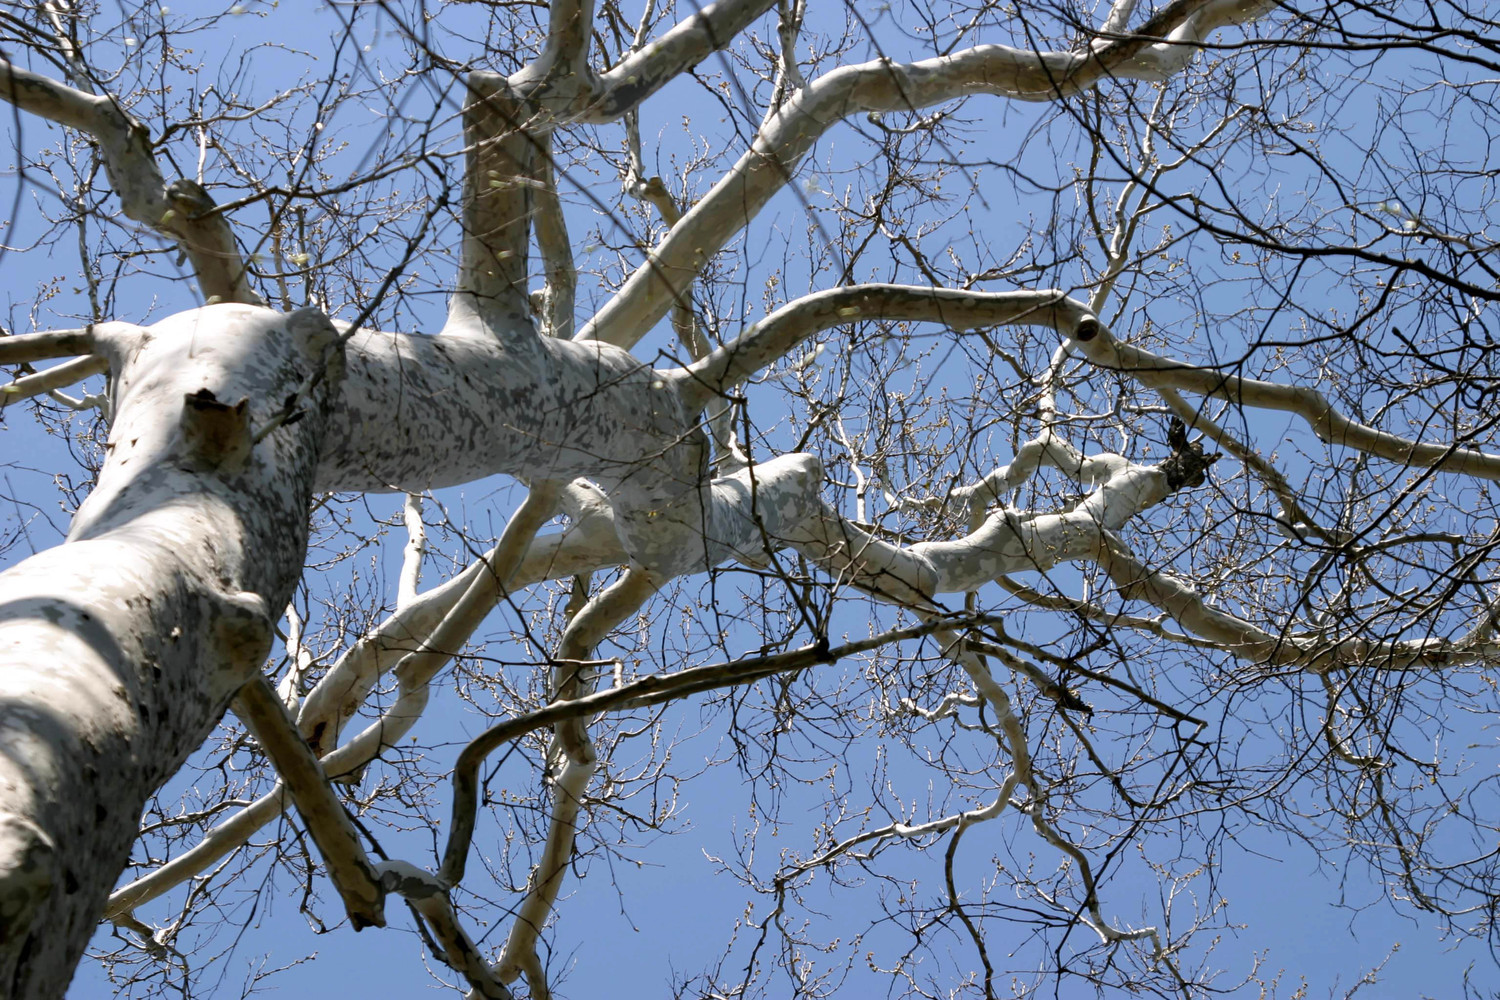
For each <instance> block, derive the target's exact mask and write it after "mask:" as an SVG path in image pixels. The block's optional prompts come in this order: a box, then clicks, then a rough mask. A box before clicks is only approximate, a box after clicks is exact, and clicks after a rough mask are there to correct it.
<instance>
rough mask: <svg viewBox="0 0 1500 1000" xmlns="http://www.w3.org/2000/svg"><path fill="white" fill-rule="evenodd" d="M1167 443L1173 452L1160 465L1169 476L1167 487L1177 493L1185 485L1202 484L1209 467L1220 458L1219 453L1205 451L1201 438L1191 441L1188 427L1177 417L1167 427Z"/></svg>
mask: <svg viewBox="0 0 1500 1000" xmlns="http://www.w3.org/2000/svg"><path fill="white" fill-rule="evenodd" d="M1167 444H1168V445H1170V446H1171V448H1172V454H1171V455H1169V456H1167V459H1166V461H1164V462H1162V463H1161V465H1160V466H1159V468H1160V469H1161V471H1162V475H1164V476H1166V477H1167V488H1168V489H1169V490H1171V491H1172V492H1174V493H1175V492H1177V491H1178V490H1180V489H1183V488H1185V487H1191V486H1202V485H1203V481H1204V479H1205V478H1206V475H1205V474H1206V473H1207V472H1208V467H1209V466H1210V465H1213V464H1214V463H1215V462H1217V461H1218V460H1219V453H1218V452H1216V451H1211V452H1205V451H1204V450H1203V442H1202V441H1201V440H1199V441H1189V440H1188V436H1187V427H1186V426H1185V425H1184V424H1183V422H1182V421H1181V420H1178V419H1177V418H1176V417H1173V418H1172V423H1171V424H1170V425H1168V427H1167Z"/></svg>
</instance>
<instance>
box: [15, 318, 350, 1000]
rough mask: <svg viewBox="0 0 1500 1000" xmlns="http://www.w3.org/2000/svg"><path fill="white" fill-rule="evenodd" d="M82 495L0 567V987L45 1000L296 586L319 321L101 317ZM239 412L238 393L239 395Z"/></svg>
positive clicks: (309, 474) (326, 338)
mask: <svg viewBox="0 0 1500 1000" xmlns="http://www.w3.org/2000/svg"><path fill="white" fill-rule="evenodd" d="M95 343H96V349H97V350H98V351H99V352H100V353H101V354H103V355H105V356H106V357H107V358H108V359H109V361H110V366H111V370H112V371H113V372H114V373H115V378H114V384H113V397H114V408H115V409H114V412H115V415H116V416H115V421H114V424H113V427H112V428H111V432H110V439H109V443H108V445H107V446H106V447H107V450H108V458H107V460H106V463H105V467H104V470H103V472H102V473H101V475H100V479H99V485H98V487H97V489H96V490H95V492H94V493H93V495H92V496H90V497H89V499H88V501H87V502H86V503H85V504H84V505H83V508H82V509H81V510H80V511H79V513H78V516H77V518H76V519H75V521H74V526H73V529H72V531H71V533H70V535H69V538H68V541H67V543H66V544H64V545H61V546H58V547H57V548H54V549H52V550H50V551H47V552H43V553H41V554H39V555H36V556H34V557H32V558H30V559H28V560H26V561H25V562H23V563H21V564H20V565H18V566H15V567H14V568H12V569H10V570H9V571H7V572H6V573H4V574H0V803H3V805H0V994H3V995H6V996H10V997H15V998H18V1000H19V998H25V997H58V996H61V995H62V994H63V991H64V989H65V988H66V986H67V983H68V981H69V979H70V978H71V976H72V974H73V968H74V965H75V964H76V963H77V961H78V959H79V957H80V955H81V954H82V952H83V949H84V946H85V944H86V943H87V942H88V939H89V937H90V935H92V933H93V931H94V926H95V924H96V923H97V921H98V919H99V917H100V914H101V913H102V911H103V907H104V902H105V899H106V897H107V895H108V893H109V890H110V888H111V887H112V886H113V885H114V882H115V880H116V879H117V878H118V877H119V873H120V870H121V868H122V867H123V866H124V864H125V861H126V859H127V856H128V853H129V849H130V844H131V843H132V842H133V841H134V839H135V830H136V825H137V821H138V819H139V817H140V811H141V808H142V806H143V805H144V804H145V801H146V798H147V796H149V795H150V794H151V793H152V792H153V791H155V790H156V789H157V788H158V787H159V786H160V785H161V784H162V782H164V781H165V780H166V779H167V778H168V777H170V776H171V775H172V774H173V772H175V771H176V770H177V768H178V767H179V766H180V765H181V763H182V761H183V759H184V758H185V757H186V756H187V755H188V753H190V752H191V751H192V750H193V749H194V748H195V747H196V746H197V745H198V743H199V742H200V741H201V740H202V739H203V737H204V736H205V735H206V734H207V732H208V731H209V729H210V728H211V727H212V726H213V725H214V724H215V723H216V722H217V721H218V719H219V717H220V715H222V714H223V712H224V708H225V706H226V705H227V704H228V703H229V699H230V698H231V697H232V696H233V694H234V693H235V691H236V690H237V689H238V688H239V687H240V686H241V685H242V684H243V682H244V681H245V679H246V678H247V677H250V676H253V675H254V673H255V672H256V671H258V670H259V668H260V666H261V664H262V662H263V660H264V657H265V655H266V653H267V652H268V651H269V649H270V645H271V638H272V631H271V614H273V613H275V612H279V610H280V609H281V608H282V607H284V606H285V604H286V601H287V599H288V597H289V595H290V593H291V590H292V587H293V586H294V584H295V583H296V580H297V578H298V576H299V574H300V573H301V569H302V558H303V553H304V548H305V545H306V523H307V508H308V503H309V500H310V498H311V495H312V487H313V474H314V469H315V462H316V448H315V442H316V440H317V438H318V437H319V436H320V434H321V432H322V428H323V424H324V418H323V416H322V412H321V411H322V408H323V401H324V400H326V399H327V398H328V396H329V395H330V390H331V389H332V388H333V387H334V386H335V384H336V381H337V376H338V372H337V370H336V369H337V365H336V364H335V365H334V366H333V368H332V370H330V371H329V372H327V373H326V375H325V377H324V378H323V379H322V380H321V383H320V385H318V386H317V387H315V388H314V389H313V390H312V391H311V392H310V393H308V394H307V395H308V397H309V398H308V399H307V400H306V402H305V403H304V406H305V407H306V408H307V409H308V410H309V412H308V414H307V416H306V419H303V420H301V421H298V422H295V423H292V424H291V425H290V426H284V427H281V428H279V429H277V430H275V431H274V432H272V433H271V434H269V435H267V436H266V437H265V438H264V440H262V441H261V442H260V443H259V444H254V443H253V441H252V437H253V431H254V427H256V426H260V425H261V424H263V423H264V422H265V420H266V419H267V418H268V417H269V415H270V414H271V413H273V412H275V411H276V410H278V409H279V408H281V407H282V405H283V403H284V400H285V398H286V397H287V395H288V394H289V393H291V392H292V391H293V390H294V389H295V388H296V387H297V385H298V384H299V383H300V382H302V381H303V379H304V377H305V376H306V374H307V373H308V372H310V371H313V370H314V367H315V366H317V365H321V364H323V363H324V359H325V358H328V357H333V358H336V357H337V354H338V352H337V335H336V331H335V330H334V329H333V327H332V325H331V324H330V323H329V322H328V321H327V320H326V319H325V318H324V317H322V316H321V315H319V314H317V313H312V312H303V313H295V314H292V315H290V316H287V315H283V314H280V313H273V312H270V311H269V310H262V309H254V308H248V307H242V306H219V307H212V308H209V309H204V310H198V311H195V312H191V313H183V314H181V315H179V316H176V317H173V318H171V319H168V320H166V321H164V322H162V323H159V324H157V325H156V326H153V327H151V328H149V329H142V328H138V327H131V326H127V325H124V324H111V325H110V326H108V327H107V328H103V329H99V330H97V331H96V336H95ZM242 401H244V402H242Z"/></svg>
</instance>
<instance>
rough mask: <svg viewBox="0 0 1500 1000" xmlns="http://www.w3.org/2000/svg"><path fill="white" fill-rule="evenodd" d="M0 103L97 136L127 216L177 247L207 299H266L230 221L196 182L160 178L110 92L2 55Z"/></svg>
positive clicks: (134, 125)
mask: <svg viewBox="0 0 1500 1000" xmlns="http://www.w3.org/2000/svg"><path fill="white" fill-rule="evenodd" d="M0 100H4V101H8V102H10V103H11V104H14V105H16V106H17V107H19V108H21V109H22V110H24V111H28V112H31V113H32V114H35V115H38V116H40V117H42V118H46V119H48V120H49V121H54V122H57V123H58V124H60V125H66V126H67V127H69V128H73V129H77V130H78V131H80V132H84V133H87V134H88V135H90V136H92V137H93V138H94V140H95V141H96V142H97V143H98V144H99V152H100V154H101V156H102V157H103V160H104V169H105V172H106V173H107V174H108V175H109V181H110V184H111V185H113V187H114V189H115V193H116V194H117V195H119V196H120V208H121V211H122V212H123V213H124V214H125V217H126V218H128V219H131V220H132V221H134V222H138V223H140V224H141V225H143V226H147V227H149V228H151V229H153V230H155V231H156V232H158V233H160V234H161V235H163V236H165V237H167V238H168V239H170V240H172V241H173V242H175V243H176V244H177V245H178V246H180V247H181V248H182V250H183V252H184V253H186V254H187V256H188V259H189V261H190V262H191V263H192V266H193V273H194V274H196V275H197V277H198V286H199V288H200V289H201V290H202V291H203V296H204V298H206V299H208V300H209V301H215V300H218V301H223V302H243V303H249V304H254V305H260V304H263V301H264V300H262V299H261V297H260V295H259V294H258V293H256V291H255V290H254V289H253V288H251V287H250V283H249V281H248V275H247V273H246V270H245V262H244V260H243V259H242V258H241V256H240V251H239V247H238V246H236V245H235V241H234V233H233V232H232V231H231V229H230V227H229V221H228V220H227V219H226V218H224V216H223V215H221V214H219V213H218V212H217V211H215V207H214V201H213V199H212V198H210V197H209V195H208V192H207V191H205V190H203V188H202V187H201V186H200V185H198V184H197V183H195V182H193V181H190V180H187V179H185V178H184V179H180V180H176V181H173V182H172V183H171V184H168V183H167V182H166V179H165V178H164V177H163V176H162V173H161V168H160V167H159V166H158V165H157V163H156V157H155V156H154V155H153V153H152V151H151V136H150V134H149V133H148V132H147V130H146V127H145V126H144V125H142V124H141V123H140V122H138V121H136V120H135V119H134V118H132V117H130V115H129V114H128V113H126V111H125V110H124V109H123V108H121V107H120V105H119V104H118V102H116V101H115V99H114V98H113V97H110V96H107V95H106V96H103V97H96V96H94V95H92V94H86V93H84V92H83V91H81V90H76V89H74V88H72V87H69V86H67V85H66V84H62V83H58V82H57V81H56V80H52V79H49V78H47V77H44V76H39V75H37V74H35V73H31V72H28V71H26V70H24V69H21V68H20V67H19V66H14V65H12V64H11V63H8V62H5V61H4V60H0Z"/></svg>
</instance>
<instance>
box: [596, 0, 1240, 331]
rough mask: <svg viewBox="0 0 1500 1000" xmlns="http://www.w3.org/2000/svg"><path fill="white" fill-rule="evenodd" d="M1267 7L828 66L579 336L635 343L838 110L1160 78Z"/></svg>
mask: <svg viewBox="0 0 1500 1000" xmlns="http://www.w3.org/2000/svg"><path fill="white" fill-rule="evenodd" d="M1266 9H1267V5H1266V3H1265V2H1264V0H1231V2H1226V0H1177V2H1175V3H1173V4H1171V5H1169V7H1168V8H1166V10H1164V11H1163V12H1162V14H1161V15H1159V16H1158V17H1157V18H1153V19H1152V21H1151V22H1149V23H1148V24H1147V25H1146V26H1144V28H1143V31H1144V32H1152V34H1142V35H1139V36H1132V37H1131V38H1128V39H1124V40H1120V41H1116V42H1111V43H1108V44H1105V45H1103V46H1100V47H1098V48H1097V49H1095V48H1085V49H1082V50H1078V51H1071V52H1036V51H1032V50H1028V49H1015V48H1011V47H1009V46H1006V45H981V46H976V47H974V48H971V49H965V50H963V51H961V52H956V53H953V54H952V55H947V56H941V57H938V58H935V59H924V60H921V61H918V62H912V63H893V62H890V61H889V60H885V59H879V60H875V61H874V62H868V63H863V64H861V65H858V66H845V67H841V68H839V69H836V70H834V71H832V72H831V73H829V74H827V75H826V76H824V77H822V78H820V79H818V80H817V81H815V82H814V83H812V84H811V85H810V86H808V87H807V88H806V89H805V90H803V91H801V92H800V93H798V94H797V96H796V97H794V98H793V99H792V100H791V101H789V102H788V103H787V105H786V106H785V107H784V108H783V109H782V110H781V111H779V112H778V113H777V114H776V115H774V116H773V117H772V118H771V119H770V120H769V121H767V123H766V124H765V126H764V127H763V128H762V129H761V131H760V133H759V134H758V135H757V136H756V139H755V141H754V143H753V144H752V145H751V147H750V149H749V151H748V152H746V153H745V155H744V156H743V157H741V158H740V160H739V162H738V163H736V164H735V165H734V167H733V168H732V169H731V170H730V171H729V173H728V174H727V175H726V176H725V177H724V178H723V179H722V180H720V181H719V183H717V184H715V185H714V187H713V188H712V190H710V191H709V192H708V194H707V195H705V196H704V197H703V199H702V200H700V201H699V202H698V204H697V205H695V206H694V207H693V208H692V210H691V211H689V212H688V213H687V215H685V216H683V218H682V221H681V222H680V223H678V224H677V225H676V226H674V227H673V228H672V231H671V232H670V233H668V234H667V236H666V238H665V239H663V240H662V242H661V243H660V244H658V245H657V247H656V249H655V250H653V251H652V252H651V255H650V257H649V258H648V259H647V260H646V262H645V263H644V264H642V265H641V266H640V267H639V268H637V269H636V271H635V273H634V274H632V275H631V277H630V279H629V280H628V281H627V282H626V283H625V286H624V287H623V288H621V289H620V291H619V293H617V294H616V295H615V297H614V298H613V299H611V300H610V301H609V303H608V304H607V305H606V306H605V307H604V308H603V309H602V310H600V312H599V313H598V315H596V316H595V317H594V319H593V320H591V321H590V322H589V324H588V325H587V326H585V327H584V329H583V330H582V331H580V332H579V334H578V336H579V338H580V339H587V338H597V339H600V340H605V341H607V342H609V343H611V344H618V345H621V346H625V347H628V346H630V345H632V344H634V343H635V342H636V341H637V340H638V339H640V337H641V336H643V335H644V334H645V333H646V331H647V330H649V329H650V328H651V327H652V326H653V325H654V324H655V323H656V322H657V321H658V320H659V319H661V318H662V317H663V316H664V315H666V312H667V310H668V309H669V308H671V305H672V303H673V302H674V301H676V300H677V298H678V297H679V296H681V295H682V293H683V290H684V289H686V288H687V286H688V285H689V284H690V283H691V282H692V280H693V278H694V276H696V275H697V273H698V271H699V270H700V269H701V268H702V267H703V265H704V264H705V263H707V261H708V258H709V257H710V256H711V255H712V254H714V253H716V252H718V251H719V250H720V249H722V248H723V247H724V245H725V244H726V243H727V242H728V241H729V239H730V238H731V237H732V236H733V235H734V234H735V233H738V232H739V231H740V230H741V229H743V228H744V227H745V225H746V224H748V223H749V221H750V220H751V219H753V218H755V216H756V215H757V214H758V213H759V212H760V210H761V208H763V207H764V206H765V204H766V202H768V201H769V200H770V198H771V196H772V195H773V194H775V193H776V192H777V191H778V190H780V189H781V187H782V186H783V185H784V184H785V183H786V182H787V181H788V180H789V179H790V178H791V176H792V172H793V171H794V170H795V168H796V165H797V163H798V162H799V161H800V160H801V159H802V157H803V156H804V155H805V154H806V153H807V151H808V150H810V149H811V148H812V147H813V145H814V144H815V143H816V142H817V141H818V139H819V138H820V137H821V136H822V135H823V133H824V132H826V131H827V130H828V129H829V128H830V127H832V126H833V125H834V124H836V123H838V122H839V121H842V120H843V119H844V118H846V117H848V116H849V115H852V114H857V113H860V112H870V111H911V110H916V109H919V108H924V107H928V106H931V105H933V104H941V103H943V102H946V101H951V100H955V99H957V98H960V97H966V96H969V95H971V94H993V95H997V96H1002V97H1010V98H1015V99H1022V100H1056V99H1058V98H1061V97H1066V96H1069V95H1071V94H1076V93H1079V92H1080V91H1083V90H1087V89H1088V88H1090V87H1093V86H1095V85H1096V84H1098V83H1099V82H1100V81H1102V80H1105V79H1110V78H1114V77H1144V78H1148V79H1160V78H1161V77H1162V76H1164V75H1170V74H1171V73H1173V72H1176V71H1177V70H1178V69H1180V68H1181V67H1182V66H1183V65H1185V64H1186V62H1187V60H1188V59H1190V58H1191V57H1192V55H1193V54H1194V53H1196V52H1197V50H1198V42H1199V41H1200V40H1201V38H1202V36H1203V35H1204V34H1206V33H1207V32H1208V31H1211V30H1213V29H1214V28H1217V27H1219V26H1221V25H1223V24H1228V23H1233V22H1235V21H1239V20H1248V19H1250V18H1253V17H1255V16H1258V15H1259V14H1261V13H1263V12H1264V11H1265V10H1266ZM1175 29H1181V30H1182V32H1183V34H1182V37H1181V38H1177V37H1175V36H1174V37H1173V38H1172V39H1171V40H1169V41H1165V42H1159V43H1157V42H1156V41H1155V39H1156V38H1157V37H1159V35H1166V34H1168V33H1169V32H1171V31H1174V30H1175Z"/></svg>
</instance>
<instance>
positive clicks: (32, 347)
mask: <svg viewBox="0 0 1500 1000" xmlns="http://www.w3.org/2000/svg"><path fill="white" fill-rule="evenodd" d="M95 329H96V328H95V327H85V328H84V329H82V330H46V331H44V332H42V333H20V334H15V335H14V336H10V337H0V365H18V364H24V363H26V362H31V361H46V360H47V359H49V358H71V357H74V356H76V355H79V354H93V353H94V330H95Z"/></svg>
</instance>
